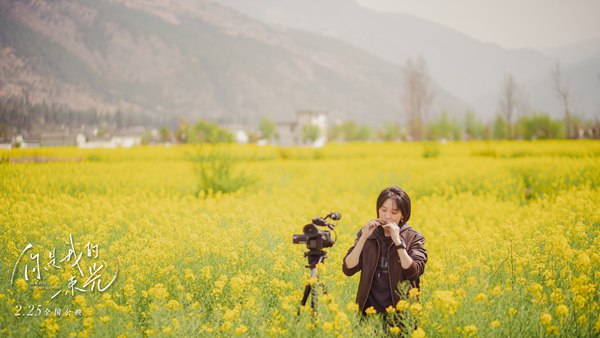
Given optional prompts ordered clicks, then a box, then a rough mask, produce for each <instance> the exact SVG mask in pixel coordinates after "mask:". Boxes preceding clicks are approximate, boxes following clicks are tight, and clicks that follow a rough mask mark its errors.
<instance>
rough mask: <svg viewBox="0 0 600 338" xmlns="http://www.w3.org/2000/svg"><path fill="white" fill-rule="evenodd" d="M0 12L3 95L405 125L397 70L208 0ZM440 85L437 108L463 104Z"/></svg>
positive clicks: (196, 113)
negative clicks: (312, 114) (302, 113)
mask: <svg viewBox="0 0 600 338" xmlns="http://www.w3.org/2000/svg"><path fill="white" fill-rule="evenodd" d="M0 10H1V11H0V19H1V23H0V25H1V26H0V63H1V64H2V66H0V96H2V97H8V96H12V95H15V96H27V97H28V98H30V99H31V100H32V101H45V102H49V103H52V102H56V103H60V104H66V105H68V106H70V107H73V108H79V109H90V108H95V109H98V110H101V111H104V110H105V111H115V110H117V109H118V110H121V111H123V112H124V113H127V111H136V112H148V113H149V114H152V115H153V116H158V117H159V120H161V121H163V122H164V123H166V124H174V123H176V121H177V119H178V118H179V117H180V116H182V117H185V118H186V119H191V120H196V119H199V118H205V119H211V120H215V121H219V122H226V123H241V124H255V123H256V122H257V121H258V119H259V118H260V117H261V116H270V117H272V118H276V119H279V120H282V119H283V120H285V119H291V118H292V117H293V115H294V113H295V112H296V111H297V110H300V109H315V110H320V111H328V112H330V116H331V117H332V118H334V119H352V120H355V121H358V122H363V123H369V124H379V123H381V122H384V121H386V122H397V121H400V120H401V119H403V116H402V113H403V106H402V96H403V92H404V89H403V87H404V83H403V78H404V75H403V71H402V67H400V66H397V65H394V64H392V63H389V62H386V61H384V60H382V59H380V58H377V57H375V56H373V55H371V54H369V53H367V52H364V51H363V50H360V49H358V48H356V47H353V46H351V45H349V44H346V43H343V42H340V41H338V40H335V39H332V38H327V37H321V36H318V35H315V34H312V33H308V32H303V31H297V30H293V29H281V28H274V27H270V26H269V25H266V24H264V23H260V22H257V21H254V20H252V19H249V18H247V17H245V16H243V15H241V14H239V13H237V12H235V11H233V10H231V9H228V8H226V7H223V6H221V5H219V4H216V3H214V2H212V1H208V0H202V1H192V0H188V1H185V0H182V1H161V2H150V1H132V0H122V1H121V0H114V1H111V0H79V1H75V0H57V1H21V0H19V1H17V0H12V1H10V0H6V1H3V2H2V3H0ZM433 88H434V91H435V97H436V102H437V104H438V108H437V109H456V110H464V109H466V108H465V107H466V105H465V104H464V103H463V102H462V101H460V100H459V99H457V98H456V97H453V96H452V95H451V94H449V93H447V92H446V91H444V90H443V89H442V88H441V87H440V86H438V85H435V84H433ZM449 107H450V108H449Z"/></svg>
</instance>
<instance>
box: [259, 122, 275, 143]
mask: <svg viewBox="0 0 600 338" xmlns="http://www.w3.org/2000/svg"><path fill="white" fill-rule="evenodd" d="M258 130H259V131H260V135H261V136H262V138H263V139H265V140H269V141H271V139H272V138H273V137H274V136H275V122H273V120H271V119H270V118H268V117H263V118H261V119H260V124H259V125H258Z"/></svg>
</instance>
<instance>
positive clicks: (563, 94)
mask: <svg viewBox="0 0 600 338" xmlns="http://www.w3.org/2000/svg"><path fill="white" fill-rule="evenodd" d="M552 83H553V85H554V94H555V95H556V96H557V97H558V98H559V99H560V100H561V102H562V104H563V112H564V120H565V135H566V136H567V138H571V137H572V136H573V134H572V130H571V110H570V108H569V96H570V93H569V86H567V85H565V84H563V83H562V79H561V70H560V62H557V63H556V64H555V66H554V69H552Z"/></svg>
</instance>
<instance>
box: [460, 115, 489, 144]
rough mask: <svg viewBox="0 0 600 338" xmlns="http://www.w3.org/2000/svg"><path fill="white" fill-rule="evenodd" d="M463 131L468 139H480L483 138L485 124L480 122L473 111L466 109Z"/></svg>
mask: <svg viewBox="0 0 600 338" xmlns="http://www.w3.org/2000/svg"><path fill="white" fill-rule="evenodd" d="M465 131H466V133H467V137H468V138H470V139H482V138H485V136H486V135H485V126H484V125H483V123H481V122H480V121H479V120H478V119H477V117H476V116H475V113H473V112H472V111H467V114H466V117H465Z"/></svg>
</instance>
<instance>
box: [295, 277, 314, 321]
mask: <svg viewBox="0 0 600 338" xmlns="http://www.w3.org/2000/svg"><path fill="white" fill-rule="evenodd" d="M311 290H312V287H311V286H310V284H306V286H305V287H304V296H302V301H301V302H300V304H302V306H305V305H306V301H307V300H308V295H310V294H311ZM298 316H300V309H298Z"/></svg>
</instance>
